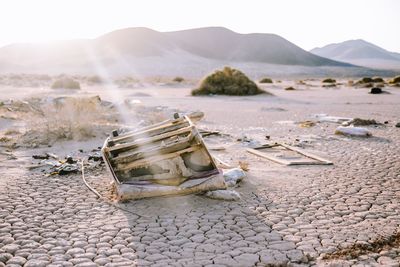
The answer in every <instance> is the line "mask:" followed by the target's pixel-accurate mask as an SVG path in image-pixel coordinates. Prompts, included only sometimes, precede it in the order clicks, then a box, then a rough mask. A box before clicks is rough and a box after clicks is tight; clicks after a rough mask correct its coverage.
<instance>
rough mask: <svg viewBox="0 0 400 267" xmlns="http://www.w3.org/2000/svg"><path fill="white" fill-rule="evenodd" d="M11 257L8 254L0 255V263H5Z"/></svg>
mask: <svg viewBox="0 0 400 267" xmlns="http://www.w3.org/2000/svg"><path fill="white" fill-rule="evenodd" d="M12 257H13V255H12V254H10V253H1V254H0V262H4V263H6V262H7V261H8V260H9V259H11V258H12Z"/></svg>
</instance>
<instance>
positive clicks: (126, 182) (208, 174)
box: [102, 116, 226, 200]
mask: <svg viewBox="0 0 400 267" xmlns="http://www.w3.org/2000/svg"><path fill="white" fill-rule="evenodd" d="M102 155H103V157H104V159H105V161H106V164H107V166H108V168H109V170H110V172H111V174H112V177H113V180H114V183H115V185H116V192H117V195H118V198H119V200H128V199H139V198H146V197H155V196H166V195H177V194H190V193H200V192H205V191H209V190H218V189H225V188H226V184H225V181H224V178H223V176H222V174H221V173H220V171H219V170H218V168H217V165H216V163H215V161H214V159H213V157H212V156H211V155H210V153H209V151H208V149H207V147H206V146H205V144H204V141H203V139H202V137H201V135H200V134H199V132H198V130H197V129H196V126H195V125H194V124H193V122H192V121H191V120H190V118H189V117H188V116H184V117H180V116H175V119H173V120H166V121H163V122H160V123H157V124H154V125H150V126H148V127H144V128H141V129H137V130H135V131H132V132H127V133H124V134H121V135H119V134H118V133H116V134H114V135H113V136H110V137H109V138H107V139H106V141H105V143H104V146H103V148H102Z"/></svg>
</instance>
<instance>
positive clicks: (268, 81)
mask: <svg viewBox="0 0 400 267" xmlns="http://www.w3.org/2000/svg"><path fill="white" fill-rule="evenodd" d="M260 83H272V79H270V78H262V79H261V80H260Z"/></svg>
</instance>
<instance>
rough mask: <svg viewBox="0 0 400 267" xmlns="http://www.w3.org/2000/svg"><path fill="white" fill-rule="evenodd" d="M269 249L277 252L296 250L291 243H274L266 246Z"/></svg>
mask: <svg viewBox="0 0 400 267" xmlns="http://www.w3.org/2000/svg"><path fill="white" fill-rule="evenodd" d="M268 248H269V249H274V250H279V251H287V250H292V249H295V248H296V245H295V244H294V243H293V242H286V241H282V242H276V243H272V244H270V245H268Z"/></svg>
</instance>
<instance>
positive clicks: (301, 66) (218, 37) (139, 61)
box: [0, 27, 365, 76]
mask: <svg viewBox="0 0 400 267" xmlns="http://www.w3.org/2000/svg"><path fill="white" fill-rule="evenodd" d="M224 65H231V66H233V67H235V66H236V67H241V68H242V69H243V70H244V71H247V72H250V74H253V75H261V73H271V74H274V73H277V74H279V73H281V74H285V73H300V74H301V73H313V72H315V70H316V68H315V67H318V68H322V69H320V70H317V72H318V73H329V68H332V69H335V71H339V73H340V72H341V71H342V69H343V68H350V69H352V70H354V71H355V72H358V71H362V72H365V69H362V68H358V67H355V66H352V65H351V64H348V63H343V62H338V61H335V60H331V59H327V58H324V57H321V56H318V55H314V54H312V53H309V52H307V51H305V50H303V49H301V48H300V47H298V46H296V45H294V44H293V43H291V42H289V41H287V40H285V39H284V38H282V37H280V36H278V35H275V34H264V33H253V34H239V33H235V32H233V31H231V30H229V29H226V28H222V27H208V28H199V29H190V30H183V31H174V32H158V31H154V30H151V29H148V28H127V29H121V30H116V31H113V32H110V33H107V34H105V35H102V36H100V37H98V38H96V39H83V40H70V41H60V42H54V43H47V44H12V45H8V46H5V47H2V48H0V72H28V73H77V74H89V73H97V74H99V75H101V76H107V75H110V76H113V75H125V74H129V75H189V76H199V75H204V74H205V73H208V72H210V71H212V70H213V69H215V68H217V67H218V68H219V67H221V66H224ZM297 70H298V71H297ZM348 71H349V69H347V70H346V71H344V72H348ZM259 73H260V74H259Z"/></svg>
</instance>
